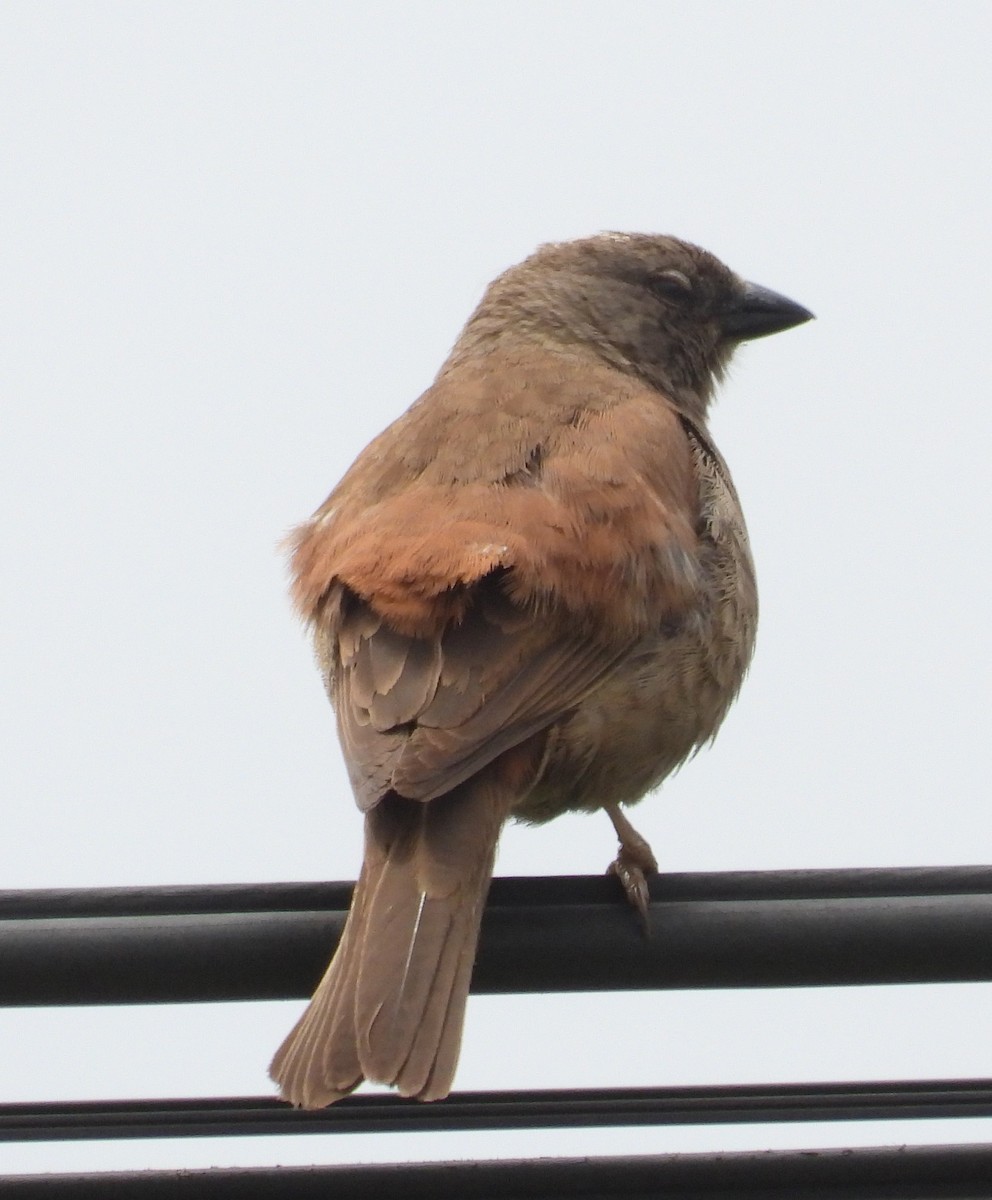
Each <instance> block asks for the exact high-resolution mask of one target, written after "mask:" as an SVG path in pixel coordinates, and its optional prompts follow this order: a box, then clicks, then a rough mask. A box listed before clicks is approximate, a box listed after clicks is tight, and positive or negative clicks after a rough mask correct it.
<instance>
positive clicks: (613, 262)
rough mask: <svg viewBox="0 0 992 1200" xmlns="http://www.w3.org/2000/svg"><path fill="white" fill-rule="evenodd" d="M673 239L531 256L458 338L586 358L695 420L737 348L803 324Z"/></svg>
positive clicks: (590, 243)
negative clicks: (515, 339) (567, 350)
mask: <svg viewBox="0 0 992 1200" xmlns="http://www.w3.org/2000/svg"><path fill="white" fill-rule="evenodd" d="M812 315H813V314H812V313H811V312H809V311H808V310H807V309H805V308H803V306H802V305H800V304H796V303H795V302H794V301H792V300H789V299H787V298H786V297H785V296H781V295H779V294H778V293H776V292H772V291H770V290H769V289H767V288H763V287H759V286H757V285H755V284H751V283H747V282H745V281H744V280H743V279H741V278H740V277H739V276H738V275H735V274H734V272H733V271H731V270H730V269H729V267H726V266H724V264H723V263H722V262H720V260H719V259H718V258H715V257H714V256H713V255H712V254H710V253H708V252H707V251H706V250H702V249H700V248H699V247H698V246H693V245H691V244H690V243H688V242H682V241H679V240H678V239H677V238H673V237H665V236H661V235H653V234H640V233H601V234H598V235H596V236H595V237H590V238H583V239H581V240H579V241H574V242H554V243H550V244H548V245H545V246H541V247H539V248H538V249H537V250H536V251H535V252H534V253H533V254H532V255H531V256H530V257H529V258H527V259H525V260H524V261H523V262H521V263H519V264H518V265H517V266H514V267H511V268H510V269H509V270H508V271H505V272H504V273H503V274H502V275H500V276H499V277H498V278H497V279H496V280H494V281H493V283H492V284H491V285H490V286H489V288H488V289H487V291H486V294H485V296H484V297H483V299H482V303H481V304H480V305H479V307H478V309H477V310H476V312H475V314H474V315H473V316H472V318H471V319H470V321H469V324H468V326H467V327H466V330H465V334H464V335H463V337H467V338H470V339H471V340H472V341H473V342H475V343H476V344H478V342H479V341H480V340H482V339H483V338H485V339H486V340H488V339H490V338H497V339H499V338H500V337H501V335H505V334H509V335H511V336H523V337H526V338H528V339H534V338H536V339H538V340H540V341H541V342H543V343H545V344H553V345H557V346H562V347H565V346H569V347H573V348H578V349H582V350H593V351H594V352H595V353H597V354H598V355H599V356H600V357H602V358H605V359H606V360H607V361H608V362H610V363H611V364H612V365H614V366H617V367H619V368H621V369H622V370H625V371H629V372H632V373H635V374H637V375H639V376H641V377H642V378H644V379H646V380H647V381H648V382H649V383H651V384H652V385H653V386H654V387H657V388H658V389H659V390H661V391H663V392H664V393H665V394H666V395H668V396H669V397H670V398H671V399H673V400H674V401H676V403H679V404H680V405H681V406H683V407H684V408H686V410H687V411H689V412H690V413H692V414H694V415H698V416H700V417H702V416H703V415H704V414H705V409H706V405H707V404H708V402H709V399H710V397H711V395H712V391H713V388H714V385H715V384H716V382H717V381H719V379H720V378H721V376H722V374H723V371H724V369H725V368H726V365H727V363H728V361H729V359H730V356H731V354H732V353H733V351H734V349H735V347H736V346H737V345H739V344H740V342H742V341H745V340H748V339H750V338H755V337H763V336H765V335H766V334H770V333H778V332H780V331H781V330H785V329H790V328H792V327H793V326H794V325H800V324H802V323H803V322H804V321H808V320H809V319H810V318H811V317H812Z"/></svg>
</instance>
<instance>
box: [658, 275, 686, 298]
mask: <svg viewBox="0 0 992 1200" xmlns="http://www.w3.org/2000/svg"><path fill="white" fill-rule="evenodd" d="M651 290H652V291H653V292H656V293H657V294H658V295H659V296H662V297H664V299H666V300H683V299H685V297H686V296H690V295H692V280H691V279H690V278H689V276H688V275H686V274H684V273H683V272H682V271H676V270H674V269H673V270H670V271H659V272H658V273H657V274H655V275H652V276H651Z"/></svg>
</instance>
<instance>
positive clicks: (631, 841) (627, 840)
mask: <svg viewBox="0 0 992 1200" xmlns="http://www.w3.org/2000/svg"><path fill="white" fill-rule="evenodd" d="M606 813H607V815H608V816H609V818H610V820H611V821H612V822H613V828H614V829H615V830H616V831H617V837H618V838H619V840H620V852H619V854H618V855H617V856H616V858H615V859H614V860H613V862H611V863H610V865H609V868H608V870H607V874H612V875H616V877H617V878H618V879H619V880H620V883H621V886H622V887H623V890H624V893H625V894H626V896H627V899H628V901H629V902H630V903H631V904H632V905H633V907H634V909H635V910H636V911H637V914H638V917H639V918H640V923H641V926H642V928H643V930H644V932H645V933H647V932H648V905H649V904H650V902H651V896H650V894H649V892H648V881H647V878H646V876H647V875H653V874H654V873H655V872H656V871H657V870H658V860H657V859H656V858H655V856H654V854H653V853H652V851H651V847H650V846H649V845H648V843H647V840H646V839H645V838H643V837H641V835H640V834H639V833H638V832H637V830H636V829H635V828H634V827H633V825H631V823H630V822H629V821H628V820H627V818H626V817H625V816H624V814H623V812H621V810H620V806H619V805H617V804H611V805H608V806H607V808H606Z"/></svg>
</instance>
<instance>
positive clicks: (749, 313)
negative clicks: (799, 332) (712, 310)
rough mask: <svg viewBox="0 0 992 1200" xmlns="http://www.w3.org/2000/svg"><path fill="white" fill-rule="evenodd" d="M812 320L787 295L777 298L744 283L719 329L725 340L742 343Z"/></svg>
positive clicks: (756, 285)
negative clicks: (730, 339) (726, 338)
mask: <svg viewBox="0 0 992 1200" xmlns="http://www.w3.org/2000/svg"><path fill="white" fill-rule="evenodd" d="M812 319H813V314H812V313H811V312H810V311H809V309H808V308H803V306H802V305H801V304H797V303H796V302H795V300H790V299H789V298H788V296H780V295H779V293H778V292H773V291H772V290H771V289H770V288H765V287H759V285H758V284H756V283H745V284H744V291H743V292H742V293H741V296H740V298H739V299H738V301H737V303H736V304H734V305H733V307H732V308H729V309H727V310H726V311H725V312H723V313H722V314H721V316H720V327H721V329H722V330H723V334H724V336H725V337H728V338H733V339H734V340H740V341H745V340H746V339H748V338H756V337H765V336H766V335H767V334H769V333H781V332H782V330H784V329H791V328H792V327H793V326H794V325H802V324H803V323H804V322H805V321H811V320H812Z"/></svg>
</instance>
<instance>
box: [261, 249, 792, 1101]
mask: <svg viewBox="0 0 992 1200" xmlns="http://www.w3.org/2000/svg"><path fill="white" fill-rule="evenodd" d="M811 315H812V314H811V313H809V312H808V311H807V310H806V309H805V308H802V307H801V306H800V305H798V304H796V303H794V302H793V301H791V300H787V299H786V298H785V297H784V296H780V295H777V294H776V293H774V292H771V291H768V290H767V289H765V288H761V287H756V286H754V285H753V284H749V283H745V282H744V281H743V280H741V279H740V278H738V276H736V275H735V274H734V273H733V272H732V271H730V270H729V269H728V268H727V267H725V266H724V265H723V264H722V263H721V262H719V261H718V260H717V259H716V258H714V257H713V256H712V255H711V254H708V253H707V252H706V251H705V250H701V249H699V248H698V247H696V246H692V245H689V244H687V243H685V242H681V241H677V240H676V239H674V238H671V237H660V236H650V235H645V234H620V233H607V234H601V235H599V236H596V237H591V238H586V239H583V240H581V241H575V242H564V243H560V244H553V245H546V246H542V247H541V248H540V249H538V250H537V251H536V253H534V254H533V255H532V256H531V257H530V258H528V259H526V260H525V261H524V262H522V263H520V264H519V265H518V266H515V267H511V268H510V270H508V271H506V272H505V273H504V274H502V275H500V276H499V277H498V278H497V279H496V280H495V281H494V282H493V283H492V284H491V285H490V286H489V288H488V289H487V291H486V293H485V295H484V296H483V298H482V301H481V303H480V304H479V306H478V308H477V309H476V310H475V312H474V313H473V314H472V316H471V317H470V318H469V320H468V323H467V325H466V326H465V328H464V330H463V331H462V333H461V335H460V336H459V338H458V340H457V342H456V343H455V346H454V349H453V350H452V352H451V354H450V356H449V358H448V360H447V361H446V362H445V363H444V365H443V366H442V367H441V370H440V372H439V373H438V375H437V378H436V379H435V381H434V383H433V384H432V385H431V386H430V388H428V390H427V391H426V392H425V393H424V395H423V396H421V397H420V399H419V400H417V401H416V403H415V404H413V406H412V407H411V408H410V409H408V410H407V412H406V413H405V414H404V415H403V416H401V417H400V418H399V420H397V421H396V422H395V423H394V424H392V425H391V426H389V428H388V429H386V431H385V432H384V433H382V434H380V435H379V436H378V437H377V438H376V439H375V440H374V441H373V442H372V443H371V445H370V446H368V448H367V449H366V450H365V451H364V452H363V453H362V454H361V455H360V456H359V458H358V460H357V461H356V462H355V464H354V465H353V466H352V467H351V469H350V470H349V471H348V473H347V474H346V475H345V477H344V479H343V480H342V481H341V483H339V484H338V486H337V487H336V488H335V489H334V491H333V492H332V493H331V495H330V496H329V498H328V499H327V501H326V502H325V503H324V504H323V505H322V506H321V508H319V509H318V510H317V512H316V513H315V514H314V516H313V517H312V518H311V519H310V520H309V521H307V522H305V523H304V524H303V525H301V526H300V527H299V529H297V530H296V532H295V534H294V535H293V537H292V547H293V550H292V572H293V577H294V584H293V595H294V598H295V603H296V606H297V608H298V610H299V612H300V614H301V615H302V616H303V617H304V618H305V620H306V621H307V622H308V623H309V624H310V626H311V627H312V630H313V636H314V641H315V645H316V649H317V656H318V660H319V662H320V666H321V670H322V672H323V674H324V678H325V680H326V683H327V687H328V691H329V693H330V697H331V701H332V703H333V705H334V708H335V710H336V713H337V723H338V732H339V735H340V739H341V745H342V748H343V750H344V756H345V759H346V761H347V765H348V771H349V775H350V778H351V783H352V787H353V788H354V792H355V798H356V800H357V802H358V806H359V808H360V809H361V810H362V812H363V813H364V814H365V857H364V862H363V864H362V869H361V874H360V876H359V879H358V883H357V885H356V888H355V893H354V898H353V900H352V905H351V911H350V913H349V915H348V919H347V922H346V925H345V928H344V933H343V935H342V938H341V942H340V944H339V946H338V949H337V952H336V954H335V956H334V959H333V961H332V962H331V965H330V967H329V968H328V970H327V973H326V974H325V975H324V977H323V979H322V981H321V982H320V984H319V985H318V987H317V990H316V992H315V994H314V996H313V999H312V1000H311V1002H310V1005H309V1007H308V1008H307V1009H306V1011H305V1012H304V1014H303V1016H302V1017H301V1019H300V1020H299V1022H298V1023H297V1025H296V1026H295V1028H294V1029H293V1030H292V1032H291V1033H290V1034H289V1036H288V1037H287V1038H286V1040H285V1042H284V1043H283V1045H282V1046H281V1048H280V1049H279V1051H278V1052H277V1054H276V1056H275V1059H274V1060H273V1063H272V1067H271V1074H272V1077H273V1079H274V1080H275V1081H276V1082H277V1083H278V1084H279V1088H280V1091H281V1094H282V1096H283V1097H284V1098H285V1099H286V1100H289V1101H291V1102H292V1103H293V1104H296V1105H299V1106H302V1107H305V1108H319V1107H323V1106H324V1105H327V1104H331V1103H333V1102H334V1101H335V1100H337V1099H339V1098H340V1097H341V1096H344V1095H345V1094H346V1093H348V1092H350V1091H352V1089H354V1088H355V1087H356V1086H357V1085H358V1084H359V1083H361V1082H362V1080H363V1079H369V1080H376V1081H379V1082H382V1083H387V1084H393V1085H395V1087H396V1088H397V1089H398V1090H399V1092H400V1093H401V1094H403V1095H404V1096H416V1097H418V1098H419V1099H421V1100H436V1099H439V1098H441V1097H443V1096H446V1095H447V1094H448V1092H449V1090H450V1088H451V1084H452V1079H453V1076H454V1072H455V1066H456V1063H457V1059H458V1052H459V1046H460V1042H461V1032H462V1024H463V1020H464V1013H465V1003H466V999H467V996H468V990H469V980H470V976H471V973H472V965H473V962H474V959H475V952H476V943H477V941H478V934H479V923H480V919H481V916H482V909H483V904H484V902H485V897H486V892H487V889H488V887H489V881H490V877H491V873H492V867H493V858H494V855H495V851H496V842H497V839H498V837H499V834H500V829H501V827H502V825H503V823H504V822H505V821H506V820H507V819H508V818H510V817H515V818H517V819H518V820H523V821H528V822H542V821H547V820H549V819H550V818H552V817H554V816H556V815H557V814H559V813H561V812H565V811H574V810H582V811H590V810H596V809H605V811H606V812H607V814H608V815H609V816H610V818H611V820H612V821H613V824H614V826H615V828H616V831H617V835H618V837H619V841H620V852H619V855H618V857H617V860H616V863H615V864H614V869H615V870H616V872H617V874H618V875H619V877H620V879H621V881H622V882H623V884H624V887H625V888H626V890H627V893H628V895H629V896H630V898H631V900H632V901H633V902H634V903H635V904H636V905H637V906H638V907H639V908H641V909H642V911H643V910H645V908H646V902H647V888H646V883H645V878H644V875H645V872H650V871H653V870H656V869H657V864H656V862H655V860H654V857H653V856H652V854H651V850H650V847H649V846H648V844H647V842H645V841H644V839H643V838H641V837H640V836H639V835H638V834H637V833H636V832H635V830H634V829H633V828H632V827H631V825H630V823H629V822H628V820H627V818H626V817H625V815H624V813H623V811H622V808H621V806H622V805H628V804H632V803H634V802H635V801H637V800H639V799H640V798H641V797H642V796H643V795H644V794H645V793H646V792H648V791H649V790H650V789H651V788H653V787H655V786H656V785H657V784H658V783H660V782H661V780H662V779H664V778H665V776H666V775H668V774H669V773H670V772H671V771H672V770H674V769H675V768H676V767H677V766H678V765H679V764H680V763H682V762H683V761H684V760H685V759H686V758H687V757H688V756H689V755H691V754H692V753H693V751H694V750H696V749H697V748H698V747H699V746H700V745H701V744H702V743H704V742H706V741H707V740H708V739H710V738H712V737H713V735H714V734H715V733H716V731H717V728H718V727H719V725H720V723H721V721H722V720H723V718H724V716H725V714H726V712H727V709H728V707H729V705H730V703H731V701H732V700H733V699H734V696H735V695H736V693H737V691H738V688H739V687H740V684H741V680H742V678H743V676H744V673H745V670H746V669H747V666H748V662H749V660H750V658H751V652H752V648H753V644H754V634H755V623H756V620H757V595H756V591H755V581H754V571H753V567H752V562H751V555H750V551H749V549H748V539H747V533H746V531H745V527H744V518H743V516H742V514H741V509H740V504H739V503H738V499H737V494H736V492H735V491H734V486H733V484H732V482H731V480H730V476H729V474H728V472H727V468H726V466H725V464H724V461H723V459H722V458H721V456H720V454H719V452H718V451H717V449H716V447H715V446H714V444H713V441H712V439H711V438H710V435H709V433H708V432H707V428H706V413H707V408H708V406H709V403H710V400H711V397H712V394H713V390H714V386H715V385H716V383H717V382H718V381H719V380H720V378H721V376H722V375H723V373H724V370H725V368H726V366H727V363H728V360H729V359H730V356H731V354H732V352H733V350H734V348H735V347H736V346H737V344H738V343H739V342H741V341H742V340H744V339H747V338H754V337H760V336H762V335H764V334H769V333H775V332H777V331H779V330H784V329H788V328H790V327H791V326H794V325H799V324H801V323H802V322H803V321H806V320H808V319H809V318H810V317H811Z"/></svg>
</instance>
